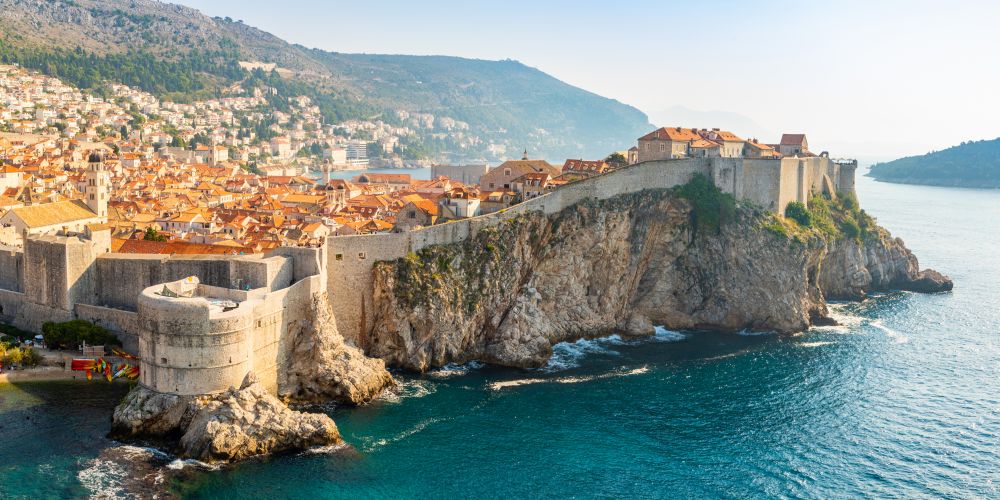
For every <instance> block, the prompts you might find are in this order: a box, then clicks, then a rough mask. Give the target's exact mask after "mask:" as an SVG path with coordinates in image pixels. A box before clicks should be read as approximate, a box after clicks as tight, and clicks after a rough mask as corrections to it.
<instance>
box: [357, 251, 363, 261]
mask: <svg viewBox="0 0 1000 500" xmlns="http://www.w3.org/2000/svg"><path fill="white" fill-rule="evenodd" d="M358 258H359V259H361V260H365V253H364V252H360V253H358Z"/></svg>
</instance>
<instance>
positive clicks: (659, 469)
mask: <svg viewBox="0 0 1000 500" xmlns="http://www.w3.org/2000/svg"><path fill="white" fill-rule="evenodd" d="M859 191H860V195H861V201H862V206H863V207H865V208H866V209H867V210H868V211H869V212H870V213H872V214H873V215H875V216H876V217H877V218H878V219H879V221H880V222H881V223H882V224H883V225H885V226H886V227H888V228H889V229H890V230H891V231H893V233H894V234H895V235H897V236H901V237H903V238H904V239H905V240H906V242H907V244H908V245H909V247H910V248H911V249H912V250H913V251H914V252H916V253H917V255H918V256H919V257H920V259H921V264H922V265H923V266H925V267H934V268H936V269H938V270H940V271H942V272H944V273H946V274H949V275H950V276H951V277H952V278H953V279H954V280H955V283H956V288H955V291H954V292H953V293H948V294H940V295H917V294H910V293H893V294H887V295H884V296H880V297H875V298H872V299H869V300H867V301H865V302H864V303H860V304H837V305H834V311H835V314H836V317H837V318H838V319H840V320H841V322H842V323H843V326H840V327H829V328H819V329H815V330H812V331H809V332H806V333H804V334H802V335H799V336H795V337H779V336H773V335H758V336H744V335H730V334H716V333H696V332H686V333H683V334H680V333H673V332H666V331H663V332H661V334H660V335H658V337H657V338H655V339H650V340H645V341H641V342H624V341H621V340H620V339H617V338H611V339H605V340H598V341H582V342H578V343H575V344H569V345H566V344H564V345H560V346H557V356H556V357H555V358H554V361H553V363H551V364H550V367H549V368H548V369H546V370H511V369H500V368H492V367H458V368H455V369H452V370H441V371H438V372H436V373H433V374H430V375H428V376H425V377H418V378H414V377H408V378H407V377H403V380H404V386H403V390H402V393H401V395H400V396H399V397H397V398H393V399H391V400H387V401H381V402H378V403H376V404H373V405H370V406H367V407H364V408H358V409H343V410H333V411H332V412H331V414H332V415H333V417H334V418H335V419H336V421H337V424H338V425H339V426H340V429H341V432H342V433H343V434H344V436H345V438H346V439H347V440H348V441H349V442H350V443H352V444H353V448H352V449H346V450H339V451H332V452H327V453H311V454H301V455H295V456H284V457H276V458H272V459H268V460H266V461H259V462H251V463H244V464H241V465H239V466H236V467H233V468H230V469H224V470H217V471H203V470H201V469H200V468H199V467H197V466H195V465H188V466H186V467H183V468H182V471H181V473H179V474H177V473H173V474H164V475H163V477H164V479H163V484H162V485H160V487H162V488H166V489H168V490H169V491H171V492H173V493H175V494H178V495H181V496H185V497H191V498H284V497H298V498H345V497H347V498H353V497H360V498H380V497H391V498H398V497H423V498H426V497H453V498H480V497H482V498H497V497H513V498H520V497H548V498H562V497H582V498H588V497H628V498H664V497H667V498H688V497H701V498H705V497H707V498H716V497H733V498H757V497H786V498H856V497H886V498H940V497H944V498H997V497H1000V296H998V294H997V292H998V287H997V283H1000V191H978V190H967V189H951V188H937V187H921V186H904V185H893V184H881V183H875V182H873V181H871V180H870V179H868V178H862V179H860V180H859ZM66 387H75V388H77V389H73V390H68V389H66ZM123 391H124V388H123V387H120V386H119V387H115V388H112V389H111V390H109V389H108V387H107V386H104V385H92V386H86V387H82V388H81V387H80V386H66V385H58V384H56V385H51V384H49V385H44V384H43V385H31V386H18V387H14V388H11V387H10V386H8V387H7V388H0V425H2V426H3V427H0V497H2V496H4V495H26V496H30V497H40V496H49V497H53V498H55V497H72V496H80V495H86V494H87V492H88V491H102V492H111V493H113V492H114V491H115V490H116V485H117V484H118V482H119V481H120V480H121V478H122V477H125V476H126V475H127V474H128V472H127V471H125V470H122V468H121V467H118V468H116V466H115V465H114V464H113V463H108V462H107V461H106V460H103V459H99V460H94V459H95V457H97V456H98V455H99V453H100V451H101V450H102V449H103V448H107V447H109V446H111V445H112V443H110V442H108V441H107V440H105V439H104V438H103V434H104V433H105V432H106V431H107V426H108V415H109V413H110V408H111V407H112V406H113V405H114V404H115V402H117V400H118V399H120V398H121V396H122V394H123ZM65 405H73V408H72V409H67V407H66V406H65ZM28 417H31V418H32V419H34V420H32V421H27V420H25V419H26V418H28ZM178 465H180V464H179V463H177V462H174V463H173V464H172V465H171V467H174V468H178V467H177V466H178Z"/></svg>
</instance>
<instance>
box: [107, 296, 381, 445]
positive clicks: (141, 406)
mask: <svg viewBox="0 0 1000 500" xmlns="http://www.w3.org/2000/svg"><path fill="white" fill-rule="evenodd" d="M307 310H308V311H309V314H308V315H307V316H306V317H304V318H302V319H300V320H298V321H297V322H296V323H295V324H293V325H291V327H290V328H289V331H288V335H287V340H286V342H285V344H284V346H283V348H282V350H283V353H282V361H281V367H282V369H281V370H279V381H278V396H280V397H281V399H278V397H275V396H274V395H272V394H270V393H268V392H267V391H266V390H265V389H264V387H263V386H261V385H260V384H259V383H257V382H256V381H255V380H254V377H253V374H250V375H248V376H247V380H246V381H245V382H244V383H243V385H242V387H240V388H239V389H235V388H233V389H230V390H229V391H226V392H224V393H221V394H214V395H205V396H200V397H182V396H177V395H171V394H160V393H157V392H154V391H151V390H149V389H145V388H143V387H137V388H135V389H133V390H132V391H131V392H130V393H129V395H128V396H127V397H126V398H125V400H124V401H123V402H122V403H121V404H120V405H119V406H118V407H117V408H116V409H115V413H114V418H113V430H112V435H113V436H114V437H116V438H119V439H134V438H140V439H143V438H144V439H152V440H155V441H160V442H164V443H165V444H167V446H168V447H170V448H172V449H173V450H174V451H176V452H177V453H178V454H179V455H180V456H182V457H190V458H196V459H198V460H202V461H206V462H212V461H229V460H240V459H244V458H249V457H252V456H257V455H267V454H270V453H278V452H282V451H294V450H302V449H305V448H310V447H314V446H325V445H336V444H340V443H342V440H341V438H340V433H339V432H338V431H337V426H336V425H335V424H334V422H333V420H331V419H330V417H328V416H327V415H323V414H309V413H302V412H297V411H293V410H291V409H289V408H288V407H287V406H286V405H285V402H327V401H336V402H338V403H345V404H354V405H357V404H363V403H367V402H369V401H371V400H372V399H374V398H375V397H377V396H378V395H379V394H381V392H382V390H383V389H385V388H386V387H388V386H391V385H393V384H394V381H393V379H392V376H391V375H389V372H388V371H387V370H386V369H385V363H384V362H383V361H382V360H380V359H372V358H369V357H367V356H365V355H364V353H363V352H361V350H360V349H358V348H357V347H353V346H349V345H346V344H345V343H344V338H343V337H342V336H341V335H340V333H339V332H338V331H337V327H336V323H335V322H334V321H333V315H332V314H331V312H330V304H329V301H328V300H327V297H326V294H325V293H322V294H316V295H315V296H313V297H312V305H311V307H309V308H307Z"/></svg>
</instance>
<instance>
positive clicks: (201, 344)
mask: <svg viewBox="0 0 1000 500" xmlns="http://www.w3.org/2000/svg"><path fill="white" fill-rule="evenodd" d="M325 282H326V279H325V277H324V276H323V275H313V276H308V277H306V278H304V279H302V280H301V281H299V282H297V283H295V284H294V285H292V286H290V287H286V288H284V289H281V290H277V291H270V290H268V289H267V288H259V289H256V290H249V291H247V290H234V289H227V288H221V287H215V286H211V285H199V286H198V288H197V296H194V297H167V296H163V295H160V292H161V291H162V290H163V287H164V286H165V284H157V285H153V286H151V287H148V288H146V289H145V290H143V292H142V295H141V296H140V297H139V301H138V302H139V304H138V305H139V312H138V314H137V315H136V318H137V324H138V326H137V329H138V344H139V357H140V358H141V376H140V383H141V384H142V385H143V386H144V387H147V388H149V389H152V390H154V391H157V392H163V393H171V394H181V395H196V394H211V393H216V392H220V391H224V390H226V389H228V388H229V387H234V386H235V387H238V386H239V385H240V383H241V382H242V381H243V379H244V377H245V376H246V375H247V373H250V372H253V373H254V374H255V375H256V376H257V378H258V380H260V382H261V383H262V384H263V385H264V387H265V388H267V389H268V390H269V391H271V392H273V393H276V392H277V388H278V379H279V370H280V366H281V360H282V359H283V356H284V354H283V348H284V340H285V335H286V334H287V333H288V331H289V327H290V326H291V325H293V324H294V323H295V322H296V321H298V320H300V319H302V318H304V317H306V311H305V309H304V308H307V307H311V305H312V296H313V295H314V294H318V293H321V292H322V291H323V289H324V286H325ZM219 300H232V301H234V302H236V303H237V304H238V305H237V307H236V308H234V309H231V310H228V311H224V310H222V308H221V307H219V306H217V305H213V304H211V303H210V301H219Z"/></svg>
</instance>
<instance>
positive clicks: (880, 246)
mask: <svg viewBox="0 0 1000 500" xmlns="http://www.w3.org/2000/svg"><path fill="white" fill-rule="evenodd" d="M820 286H821V288H822V289H823V292H824V294H825V296H826V298H827V299H830V300H860V299H862V298H864V296H865V295H866V294H867V293H869V292H884V291H889V290H908V291H913V292H924V293H932V292H939V291H947V290H951V289H952V282H951V280H949V279H948V278H947V277H945V276H943V275H942V274H941V273H939V272H937V271H935V270H933V269H927V270H924V271H921V270H920V267H919V264H918V262H917V257H916V256H915V255H913V253H912V252H910V250H909V249H907V248H906V245H905V244H904V243H903V240H902V239H900V238H893V237H892V236H890V235H889V232H888V231H885V230H884V229H882V230H880V231H879V232H878V234H877V236H876V237H873V238H868V239H865V240H864V241H863V242H858V241H855V240H837V241H832V242H830V243H829V250H828V252H827V254H826V256H825V258H824V260H823V267H822V271H821V273H820Z"/></svg>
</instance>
